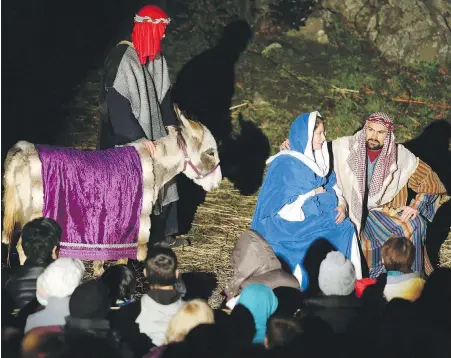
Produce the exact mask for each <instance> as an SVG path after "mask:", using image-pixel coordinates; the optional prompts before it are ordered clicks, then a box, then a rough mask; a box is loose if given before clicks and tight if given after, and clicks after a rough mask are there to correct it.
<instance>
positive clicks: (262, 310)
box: [234, 283, 279, 344]
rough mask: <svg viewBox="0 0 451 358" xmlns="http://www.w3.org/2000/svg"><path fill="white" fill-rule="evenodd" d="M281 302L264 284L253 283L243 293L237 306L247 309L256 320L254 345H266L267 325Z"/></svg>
mask: <svg viewBox="0 0 451 358" xmlns="http://www.w3.org/2000/svg"><path fill="white" fill-rule="evenodd" d="M278 304H279V301H278V300H277V297H276V295H275V294H274V292H273V290H272V289H271V288H270V287H268V286H266V285H264V284H262V283H252V284H250V285H249V286H246V287H245V288H244V289H243V291H242V292H241V295H240V298H239V299H238V303H237V306H235V308H234V309H236V307H238V306H239V305H242V306H244V307H246V308H247V309H248V310H249V312H250V313H251V314H252V317H253V318H254V324H255V335H254V339H253V341H252V342H253V343H254V344H264V341H265V337H266V324H267V323H268V319H269V317H270V316H271V315H272V314H273V313H274V312H275V311H276V310H277V306H278Z"/></svg>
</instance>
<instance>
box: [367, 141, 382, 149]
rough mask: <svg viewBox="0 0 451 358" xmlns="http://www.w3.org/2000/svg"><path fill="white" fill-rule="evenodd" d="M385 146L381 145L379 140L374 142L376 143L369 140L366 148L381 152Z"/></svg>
mask: <svg viewBox="0 0 451 358" xmlns="http://www.w3.org/2000/svg"><path fill="white" fill-rule="evenodd" d="M370 142H371V143H370ZM383 146H384V145H383V144H381V143H379V142H378V141H377V140H374V141H370V140H367V141H366V147H367V148H368V149H371V150H379V149H382V147H383Z"/></svg>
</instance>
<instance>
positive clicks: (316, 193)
mask: <svg viewBox="0 0 451 358" xmlns="http://www.w3.org/2000/svg"><path fill="white" fill-rule="evenodd" d="M325 192H326V189H324V188H323V187H322V186H319V187H317V188H316V189H315V195H318V194H322V193H325Z"/></svg>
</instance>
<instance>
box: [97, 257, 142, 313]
mask: <svg viewBox="0 0 451 358" xmlns="http://www.w3.org/2000/svg"><path fill="white" fill-rule="evenodd" d="M100 280H101V281H102V282H103V283H104V284H105V285H106V286H107V287H108V289H109V291H110V298H111V305H115V304H116V301H117V300H121V301H127V300H130V299H131V298H132V294H133V293H134V291H135V287H136V280H135V273H134V272H133V271H132V270H131V269H130V268H128V267H127V266H125V265H113V266H110V267H108V268H107V269H106V271H105V272H104V273H103V275H102V276H101V277H100Z"/></svg>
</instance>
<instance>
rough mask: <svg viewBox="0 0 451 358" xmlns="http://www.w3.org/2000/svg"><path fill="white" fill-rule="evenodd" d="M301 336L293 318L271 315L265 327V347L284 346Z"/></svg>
mask: <svg viewBox="0 0 451 358" xmlns="http://www.w3.org/2000/svg"><path fill="white" fill-rule="evenodd" d="M301 334H302V329H301V326H300V324H299V322H298V321H297V320H296V319H295V318H287V317H283V316H278V315H273V316H271V317H270V318H269V320H268V323H267V325H266V337H265V347H266V348H267V349H271V348H274V347H282V346H285V345H287V344H288V343H290V342H291V341H293V340H294V339H295V338H296V337H298V336H300V335H301Z"/></svg>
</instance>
